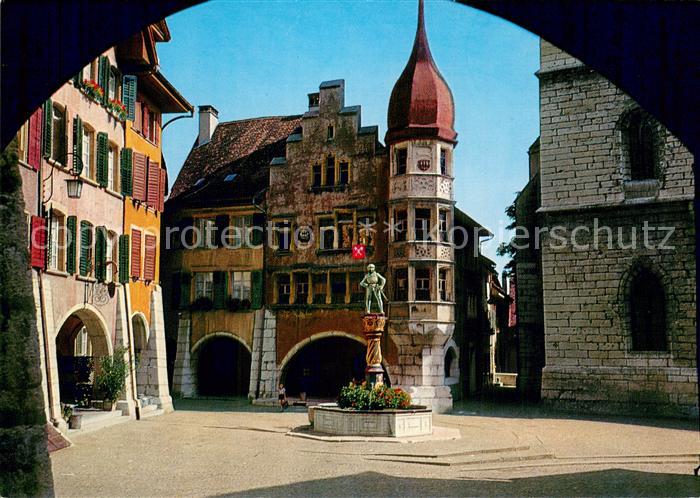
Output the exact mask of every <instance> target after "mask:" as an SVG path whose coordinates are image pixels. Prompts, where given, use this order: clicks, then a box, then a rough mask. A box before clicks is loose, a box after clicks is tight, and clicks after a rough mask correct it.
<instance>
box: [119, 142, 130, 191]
mask: <svg viewBox="0 0 700 498" xmlns="http://www.w3.org/2000/svg"><path fill="white" fill-rule="evenodd" d="M132 161H133V158H132V153H131V149H122V156H121V162H120V168H119V174H120V175H121V182H120V183H121V188H122V195H129V196H130V195H131V194H132V193H133V184H132V171H133V169H132V164H133V163H132Z"/></svg>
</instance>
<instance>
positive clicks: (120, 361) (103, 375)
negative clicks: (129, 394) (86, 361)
mask: <svg viewBox="0 0 700 498" xmlns="http://www.w3.org/2000/svg"><path fill="white" fill-rule="evenodd" d="M125 352H126V348H124V347H123V346H122V347H119V348H117V349H116V350H115V351H114V353H113V354H111V355H109V356H105V357H103V358H102V359H101V360H100V371H99V373H98V374H97V376H96V377H95V389H97V390H98V392H100V393H101V394H102V400H103V404H102V409H103V410H106V411H112V410H114V405H115V404H116V402H117V399H118V398H119V394H121V392H122V390H123V389H124V381H125V380H126V377H127V375H128V373H129V368H128V365H127V363H126V360H125V359H124V353H125Z"/></svg>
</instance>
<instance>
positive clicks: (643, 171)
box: [625, 109, 658, 180]
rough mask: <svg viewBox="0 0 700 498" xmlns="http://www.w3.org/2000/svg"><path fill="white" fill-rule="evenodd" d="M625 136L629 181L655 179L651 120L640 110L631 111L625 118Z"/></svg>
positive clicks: (653, 138)
mask: <svg viewBox="0 0 700 498" xmlns="http://www.w3.org/2000/svg"><path fill="white" fill-rule="evenodd" d="M625 134H626V142H627V157H628V160H629V168H630V177H631V179H632V180H650V179H654V178H656V177H657V176H658V174H657V167H656V130H655V126H654V122H653V120H652V118H651V117H649V116H648V115H647V114H646V113H645V112H644V111H642V110H641V109H637V110H635V111H633V112H632V113H630V114H629V116H628V117H627V127H626V130H625Z"/></svg>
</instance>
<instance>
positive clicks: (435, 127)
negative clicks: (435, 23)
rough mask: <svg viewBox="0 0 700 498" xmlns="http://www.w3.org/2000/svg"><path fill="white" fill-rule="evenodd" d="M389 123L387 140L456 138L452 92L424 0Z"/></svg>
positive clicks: (397, 84)
mask: <svg viewBox="0 0 700 498" xmlns="http://www.w3.org/2000/svg"><path fill="white" fill-rule="evenodd" d="M388 125H389V130H388V131H387V134H386V142H387V144H390V143H395V142H398V141H400V140H406V139H411V138H438V139H441V140H445V141H447V142H452V143H455V142H456V138H457V133H456V132H455V131H454V129H453V127H454V102H453V98H452V92H451V91H450V87H449V86H447V82H446V81H445V79H444V78H443V77H442V75H441V74H440V71H439V70H438V68H437V66H436V65H435V61H434V60H433V56H432V54H431V53H430V45H429V44H428V36H427V34H426V31H425V13H424V6H423V0H418V25H417V27H416V38H415V40H414V42H413V50H412V52H411V56H410V57H409V59H408V62H407V63H406V67H405V68H404V70H403V72H402V73H401V76H399V79H398V80H397V81H396V84H395V85H394V89H393V91H392V92H391V99H390V100H389V113H388Z"/></svg>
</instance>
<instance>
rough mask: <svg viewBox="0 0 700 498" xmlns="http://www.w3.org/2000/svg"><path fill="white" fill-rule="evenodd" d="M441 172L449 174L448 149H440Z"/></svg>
mask: <svg viewBox="0 0 700 498" xmlns="http://www.w3.org/2000/svg"><path fill="white" fill-rule="evenodd" d="M440 174H441V175H447V150H445V149H440Z"/></svg>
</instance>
